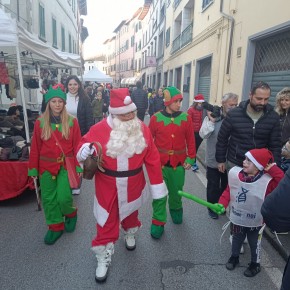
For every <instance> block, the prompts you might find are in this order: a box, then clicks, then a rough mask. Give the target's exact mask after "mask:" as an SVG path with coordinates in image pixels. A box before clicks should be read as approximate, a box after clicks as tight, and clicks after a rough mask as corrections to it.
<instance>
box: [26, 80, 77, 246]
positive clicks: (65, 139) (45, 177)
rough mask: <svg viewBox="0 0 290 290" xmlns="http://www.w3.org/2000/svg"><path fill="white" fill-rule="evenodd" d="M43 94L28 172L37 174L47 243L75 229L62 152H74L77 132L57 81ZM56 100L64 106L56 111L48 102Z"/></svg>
mask: <svg viewBox="0 0 290 290" xmlns="http://www.w3.org/2000/svg"><path fill="white" fill-rule="evenodd" d="M44 98H45V102H46V104H47V105H46V110H45V112H44V113H43V115H42V116H40V118H38V119H37V120H36V122H35V125H34V132H33V138H32V144H31V150H30V156H29V171H28V175H29V176H33V177H37V176H39V180H40V188H41V200H42V206H43V209H44V214H45V219H46V223H47V225H48V228H49V229H48V232H47V234H46V236H45V238H44V242H45V243H46V244H48V245H51V244H54V243H55V242H56V240H57V239H58V238H59V237H60V236H61V235H62V233H63V230H64V229H65V230H66V231H67V232H73V231H74V230H75V226H76V222H77V209H76V207H75V206H74V205H73V199H72V194H71V188H70V184H69V180H68V173H67V170H66V162H65V156H76V152H77V145H78V143H79V141H80V138H81V133H80V128H79V125H78V121H77V119H76V118H74V117H73V116H71V115H69V114H68V113H67V111H66V109H65V102H66V94H65V93H64V92H63V91H62V90H61V88H60V87H58V85H56V87H54V88H52V87H51V88H50V89H49V90H48V92H47V93H46V94H45V96H44ZM56 100H57V101H56ZM60 100H61V102H62V103H63V105H62V106H64V107H63V109H62V111H61V112H58V114H56V113H55V112H54V111H53V110H52V109H51V106H54V105H53V104H54V103H55V102H59V101H60ZM51 103H52V104H51ZM59 108H60V107H57V109H56V110H57V111H59V110H60V109H59ZM65 132H66V133H65ZM56 138H57V140H58V141H57V142H56ZM75 165H76V171H77V172H82V169H81V168H80V167H79V164H78V163H77V160H75Z"/></svg>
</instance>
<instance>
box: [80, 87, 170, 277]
mask: <svg viewBox="0 0 290 290" xmlns="http://www.w3.org/2000/svg"><path fill="white" fill-rule="evenodd" d="M110 97H111V100H110V107H109V112H110V115H109V116H108V117H107V118H106V119H104V120H102V121H101V122H99V123H97V124H95V125H94V126H92V127H91V129H90V130H89V132H88V133H87V134H86V135H85V136H83V137H82V139H81V142H80V144H79V148H80V149H79V151H78V154H77V158H78V160H79V162H80V164H82V162H83V161H84V160H85V159H86V157H87V156H88V154H89V153H90V149H89V144H90V143H91V142H99V143H100V144H101V146H102V149H103V163H102V167H103V168H104V172H102V171H99V170H98V171H97V172H96V174H95V189H94V190H95V195H94V215H95V217H96V220H97V224H96V230H97V234H96V236H95V238H94V239H93V241H92V250H93V251H94V253H95V254H96V257H97V260H98V267H97V269H96V281H97V282H99V281H104V280H105V279H106V277H107V271H108V266H109V264H110V262H111V255H112V254H113V252H114V243H115V242H116V241H117V240H118V238H119V228H120V223H121V227H122V228H123V230H124V232H125V245H126V248H127V249H128V250H133V249H135V246H136V244H135V234H136V232H137V230H138V229H139V228H140V226H141V222H140V221H139V219H138V209H139V208H140V207H141V205H142V203H143V202H144V201H145V200H146V198H147V197H148V194H149V191H150V192H151V194H152V198H153V199H161V198H164V197H165V196H166V195H167V190H166V186H165V184H164V182H163V179H162V172H161V166H160V161H159V154H158V151H157V148H156V146H155V145H154V142H153V139H152V136H151V134H150V131H149V129H148V127H147V126H146V125H145V124H144V123H143V122H141V121H140V120H139V119H138V118H137V117H136V113H135V112H136V106H135V104H134V103H133V102H132V100H131V98H130V96H129V90H128V89H125V88H124V89H123V88H122V89H113V90H111V95H110ZM95 151H97V150H95ZM143 165H145V167H146V170H147V173H148V178H149V183H150V184H149V185H147V184H146V180H145V176H144V172H143Z"/></svg>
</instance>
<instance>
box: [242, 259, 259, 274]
mask: <svg viewBox="0 0 290 290" xmlns="http://www.w3.org/2000/svg"><path fill="white" fill-rule="evenodd" d="M259 272H261V266H260V263H254V262H251V263H250V264H249V267H248V268H247V269H246V271H245V272H244V275H245V276H246V277H254V276H256V275H257V274H258V273H259Z"/></svg>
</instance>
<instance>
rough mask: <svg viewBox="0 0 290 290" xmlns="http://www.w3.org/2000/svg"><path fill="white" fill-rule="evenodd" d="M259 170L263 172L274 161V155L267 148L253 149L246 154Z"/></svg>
mask: <svg viewBox="0 0 290 290" xmlns="http://www.w3.org/2000/svg"><path fill="white" fill-rule="evenodd" d="M245 155H246V156H247V157H248V158H249V159H250V160H251V161H252V162H253V163H254V164H255V166H256V167H257V168H258V169H259V170H263V169H264V168H265V167H266V166H267V164H269V163H272V162H273V160H274V157H273V154H272V152H271V151H269V150H268V149H266V148H261V149H252V150H250V151H248V152H247V153H246V154H245Z"/></svg>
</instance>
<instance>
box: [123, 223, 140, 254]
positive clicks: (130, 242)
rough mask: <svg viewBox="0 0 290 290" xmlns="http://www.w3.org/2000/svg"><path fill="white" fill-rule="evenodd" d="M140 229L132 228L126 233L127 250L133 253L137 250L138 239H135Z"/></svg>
mask: <svg viewBox="0 0 290 290" xmlns="http://www.w3.org/2000/svg"><path fill="white" fill-rule="evenodd" d="M138 229H139V227H135V228H131V229H128V230H127V231H125V236H124V240H125V246H126V248H127V250H129V251H133V250H135V248H136V239H135V234H136V232H137V231H138Z"/></svg>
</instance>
